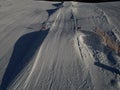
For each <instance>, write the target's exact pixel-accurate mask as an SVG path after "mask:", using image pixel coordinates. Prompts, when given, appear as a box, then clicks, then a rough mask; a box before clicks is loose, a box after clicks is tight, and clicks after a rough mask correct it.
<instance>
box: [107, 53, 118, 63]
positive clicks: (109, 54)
mask: <svg viewBox="0 0 120 90" xmlns="http://www.w3.org/2000/svg"><path fill="white" fill-rule="evenodd" d="M107 58H108V60H109V63H110V64H111V65H115V64H116V63H117V62H116V60H115V58H114V57H113V55H112V52H110V53H108V55H107Z"/></svg>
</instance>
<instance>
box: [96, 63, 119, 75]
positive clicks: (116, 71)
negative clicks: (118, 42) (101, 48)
mask: <svg viewBox="0 0 120 90" xmlns="http://www.w3.org/2000/svg"><path fill="white" fill-rule="evenodd" d="M94 64H95V65H96V66H98V67H101V68H103V69H106V70H108V71H110V72H112V73H116V74H119V75H120V71H119V70H118V69H116V68H113V67H110V66H107V65H105V64H102V63H100V62H95V63H94Z"/></svg>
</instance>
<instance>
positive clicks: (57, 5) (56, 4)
mask: <svg viewBox="0 0 120 90" xmlns="http://www.w3.org/2000/svg"><path fill="white" fill-rule="evenodd" d="M52 5H53V6H55V7H61V6H63V2H61V3H55V4H52Z"/></svg>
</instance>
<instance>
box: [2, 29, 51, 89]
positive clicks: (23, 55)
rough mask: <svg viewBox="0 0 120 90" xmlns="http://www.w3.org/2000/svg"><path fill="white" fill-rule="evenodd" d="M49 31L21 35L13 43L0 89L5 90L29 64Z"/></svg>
mask: <svg viewBox="0 0 120 90" xmlns="http://www.w3.org/2000/svg"><path fill="white" fill-rule="evenodd" d="M48 32H49V30H44V31H43V30H40V31H37V32H32V33H28V34H26V35H23V36H22V37H20V38H19V39H18V41H17V42H16V43H15V46H14V50H13V53H12V56H11V58H10V61H9V64H8V66H7V68H6V71H5V73H4V76H3V79H2V83H1V86H0V88H2V90H6V89H7V87H8V86H9V84H10V83H11V82H12V81H13V80H14V79H15V78H16V76H17V75H18V74H19V73H20V72H21V70H22V69H23V68H24V67H25V66H26V65H27V64H28V63H29V62H30V60H31V58H32V57H33V55H34V54H35V52H36V51H37V49H38V48H39V47H40V46H41V44H42V43H43V41H44V39H45V37H46V36H47V34H48Z"/></svg>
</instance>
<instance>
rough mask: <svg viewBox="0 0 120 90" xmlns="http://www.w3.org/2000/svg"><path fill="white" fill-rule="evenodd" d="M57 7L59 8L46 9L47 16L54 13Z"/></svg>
mask: <svg viewBox="0 0 120 90" xmlns="http://www.w3.org/2000/svg"><path fill="white" fill-rule="evenodd" d="M58 9H59V8H55V9H50V10H47V13H48V17H50V16H51V15H52V14H54V13H55V12H56V11H57V10H58Z"/></svg>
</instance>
